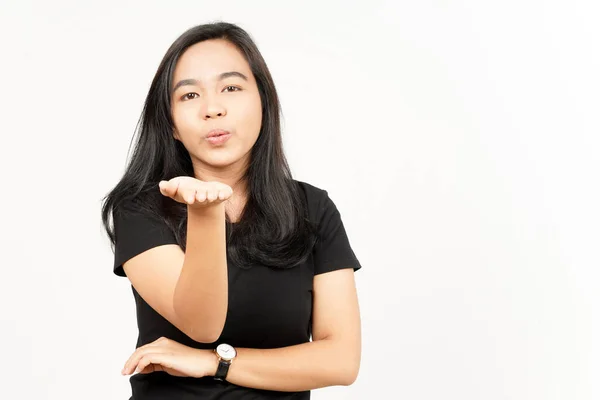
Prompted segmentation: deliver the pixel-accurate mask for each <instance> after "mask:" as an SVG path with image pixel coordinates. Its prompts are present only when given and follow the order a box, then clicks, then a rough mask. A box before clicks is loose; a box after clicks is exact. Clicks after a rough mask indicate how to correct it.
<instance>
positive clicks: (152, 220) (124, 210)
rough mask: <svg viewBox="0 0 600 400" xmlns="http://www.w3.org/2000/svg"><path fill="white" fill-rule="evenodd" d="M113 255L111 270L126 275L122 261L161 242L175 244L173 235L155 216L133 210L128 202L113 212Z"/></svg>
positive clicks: (119, 274) (116, 273)
mask: <svg viewBox="0 0 600 400" xmlns="http://www.w3.org/2000/svg"><path fill="white" fill-rule="evenodd" d="M113 225H114V231H115V257H114V265H113V272H114V274H115V275H118V276H126V274H125V271H124V269H123V263H124V262H125V261H127V260H129V259H131V258H133V257H134V256H136V255H138V254H141V253H143V252H144V251H146V250H149V249H151V248H153V247H156V246H160V245H163V244H177V241H176V239H175V235H174V234H173V232H172V231H171V230H170V229H169V227H168V226H167V225H166V224H165V223H164V222H163V221H161V220H159V219H158V218H157V217H153V216H151V215H148V214H146V213H142V212H140V211H137V210H135V208H133V207H132V206H131V205H130V203H128V204H127V205H124V206H122V207H119V209H118V211H117V212H115V213H114V214H113Z"/></svg>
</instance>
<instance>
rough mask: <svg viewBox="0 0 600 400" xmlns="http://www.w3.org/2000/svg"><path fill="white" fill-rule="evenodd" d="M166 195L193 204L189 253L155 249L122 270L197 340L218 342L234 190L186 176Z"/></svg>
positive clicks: (224, 307)
mask: <svg viewBox="0 0 600 400" xmlns="http://www.w3.org/2000/svg"><path fill="white" fill-rule="evenodd" d="M161 192H162V193H163V194H164V195H165V196H169V197H172V198H173V199H175V200H177V201H179V202H182V203H183V202H185V203H186V204H188V206H187V215H188V218H187V239H186V251H185V253H184V252H183V251H182V250H181V248H180V247H179V246H178V245H176V244H165V245H161V246H156V247H153V248H150V249H149V250H146V251H144V252H143V253H140V254H138V255H137V256H135V257H132V258H131V259H129V260H128V261H126V262H125V263H123V269H124V271H125V274H126V275H127V277H128V278H129V280H130V281H131V283H132V285H133V287H134V288H135V289H136V290H137V292H138V293H139V294H140V296H141V297H142V298H143V299H144V300H145V301H146V302H147V303H148V305H150V307H152V308H153V309H154V310H156V311H157V312H158V313H159V314H160V315H161V316H163V317H164V318H165V319H167V320H168V321H169V322H170V323H171V324H173V325H174V326H175V327H177V328H178V329H179V330H180V331H182V332H183V333H185V334H186V335H187V336H189V337H190V338H192V339H193V340H195V341H197V342H202V343H213V342H215V341H216V340H217V339H218V338H219V336H220V335H221V332H222V330H223V327H224V325H225V318H226V316H227V306H228V304H227V299H228V286H229V285H228V276H227V249H226V238H225V205H224V203H223V201H224V200H225V199H227V198H229V197H230V196H231V194H232V190H231V188H230V187H229V186H226V185H223V184H219V183H205V182H201V181H197V180H195V179H192V178H188V177H185V178H174V179H172V180H171V181H169V182H167V184H166V186H162V188H161ZM190 204H195V205H193V206H192V205H190ZM198 204H200V206H198Z"/></svg>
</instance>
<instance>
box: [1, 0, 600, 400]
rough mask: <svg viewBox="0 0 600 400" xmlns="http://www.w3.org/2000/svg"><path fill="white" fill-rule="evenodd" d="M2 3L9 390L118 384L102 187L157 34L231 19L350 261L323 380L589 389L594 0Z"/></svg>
mask: <svg viewBox="0 0 600 400" xmlns="http://www.w3.org/2000/svg"><path fill="white" fill-rule="evenodd" d="M0 4H1V8H0V44H1V54H2V55H1V60H2V61H1V63H0V79H1V82H0V83H1V84H2V89H1V91H0V110H1V114H2V118H1V124H2V131H3V144H2V145H1V147H0V149H1V150H0V151H1V154H0V156H1V158H0V162H1V163H2V165H1V168H2V172H3V174H2V176H3V179H2V181H3V182H2V196H1V202H2V204H1V206H2V211H3V217H2V230H1V232H2V240H1V243H2V245H1V246H2V252H1V254H2V259H1V260H2V261H1V263H2V279H1V281H0V282H1V288H2V290H1V291H0V296H1V297H0V301H1V304H2V312H1V313H0V328H1V332H0V335H1V338H2V343H3V346H2V348H3V350H2V353H1V361H0V373H1V376H2V378H1V381H2V397H3V398H7V399H9V398H10V399H34V398H35V399H61V400H63V399H76V398H77V399H79V398H82V395H83V394H85V398H86V399H102V400H105V399H126V398H128V397H129V394H130V388H129V382H128V377H124V376H121V374H120V370H121V368H122V366H123V364H124V362H125V361H126V359H127V358H128V357H129V355H130V354H131V353H132V352H133V350H134V348H135V342H136V338H137V327H136V322H135V309H134V302H133V297H132V293H131V290H130V286H129V282H128V281H127V280H126V278H120V277H117V276H116V275H113V273H112V262H113V254H112V252H111V250H110V246H109V242H108V238H107V237H106V236H105V234H104V232H103V230H102V228H101V225H100V200H101V198H102V197H103V196H104V195H105V194H106V193H107V192H108V191H109V190H110V189H111V188H112V187H113V186H114V185H115V184H116V183H117V181H118V179H119V178H120V176H121V174H122V173H123V170H124V167H125V159H126V156H127V151H128V147H129V143H130V140H131V137H132V135H133V131H134V128H135V124H136V122H137V119H138V117H139V114H140V112H141V109H142V105H143V101H144V99H145V96H146V92H147V89H148V87H149V85H150V81H151V79H152V77H153V75H154V73H155V70H156V67H157V66H158V63H159V61H160V59H161V58H162V56H163V54H164V52H165V51H166V49H167V48H168V46H169V45H170V44H171V43H172V42H173V41H174V40H175V39H176V38H177V36H179V35H180V34H181V33H183V31H184V30H186V29H187V28H189V27H191V26H193V25H196V24H200V23H204V22H211V21H213V20H221V19H223V20H226V21H229V22H234V23H238V24H239V25H240V26H242V27H243V28H244V29H246V30H247V31H248V32H249V33H250V34H251V35H252V37H253V38H254V39H255V40H256V43H257V44H258V46H259V49H260V50H261V52H262V53H263V55H264V57H265V59H266V61H267V63H268V65H269V68H270V69H271V72H272V74H273V76H274V79H275V83H276V85H277V89H278V90H279V94H280V96H281V101H282V105H283V115H284V140H285V146H286V152H287V156H288V158H289V160H290V164H291V167H292V170H293V172H294V174H295V177H296V178H297V179H300V180H304V181H307V182H310V183H312V184H314V185H316V186H318V187H321V188H324V189H326V190H328V192H329V193H330V195H331V197H332V199H333V200H334V201H335V202H336V204H337V206H338V208H339V209H340V211H341V213H342V217H343V220H344V223H345V225H346V229H347V231H348V234H349V237H350V241H351V244H352V245H353V248H354V249H355V252H356V254H357V256H358V257H359V259H360V261H361V262H362V265H363V269H362V270H360V271H359V272H357V273H356V278H357V282H358V288H359V296H360V302H361V313H362V323H363V356H362V357H363V358H362V364H361V372H360V375H359V378H358V380H357V381H356V383H355V384H354V385H352V386H349V387H332V388H326V389H320V390H316V391H314V392H313V398H314V399H365V398H386V399H411V400H417V399H461V400H467V399H469V400H471V399H472V400H479V399H486V400H496V399H523V400H532V399H544V400H550V399H568V400H576V399H577V400H579V399H581V400H583V399H586V400H587V399H590V400H591V399H599V398H600V386H599V383H598V382H599V381H600V379H599V378H600V348H599V344H598V336H599V335H600V317H599V316H598V306H599V305H600V291H599V290H598V289H599V278H600V273H599V272H598V271H599V269H598V267H599V264H600V263H599V261H600V257H599V256H598V248H599V246H598V243H599V242H600V233H599V228H598V227H599V226H600V214H599V212H598V204H600V190H599V187H598V182H599V180H598V171H600V168H599V167H600V165H599V160H598V156H599V150H600V139H599V137H598V134H599V133H600V130H599V128H600V124H599V121H598V112H599V109H600V100H599V98H600V97H599V93H600V79H599V76H598V71H600V51H599V46H598V44H599V42H600V41H599V37H600V25H599V24H597V21H598V20H599V19H600V13H599V8H598V5H597V3H596V2H593V1H589V2H584V1H574V0H571V1H569V2H567V1H562V2H559V1H542V0H540V1H533V0H527V1H525V0H519V1H502V2H500V1H481V0H469V1H467V0H463V1H442V0H438V1H433V0H428V1H423V0H422V1H418V2H417V1H388V2H384V1H375V0H370V1H364V2H351V1H324V0H322V1H318V2H306V1H305V2H302V3H294V4H292V2H275V1H272V2H264V1H252V2H242V1H239V2H227V1H210V2H207V1H198V0H195V1H185V2H184V1H172V2H165V1H135V2H134V1H119V2H116V1H112V2H106V1H103V2H81V1H70V2H67V1H52V2H45V1H36V2H32V1H21V0H20V1H11V2H7V1H2V2H1V3H0ZM298 4H302V5H301V6H300V5H298ZM373 396H375V397H373Z"/></svg>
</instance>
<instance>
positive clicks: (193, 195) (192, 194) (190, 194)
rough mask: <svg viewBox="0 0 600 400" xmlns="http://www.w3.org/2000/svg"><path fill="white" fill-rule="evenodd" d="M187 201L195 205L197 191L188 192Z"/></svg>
mask: <svg viewBox="0 0 600 400" xmlns="http://www.w3.org/2000/svg"><path fill="white" fill-rule="evenodd" d="M185 200H186V202H187V203H188V204H194V201H195V200H196V189H190V190H188V191H187V194H186V196H185Z"/></svg>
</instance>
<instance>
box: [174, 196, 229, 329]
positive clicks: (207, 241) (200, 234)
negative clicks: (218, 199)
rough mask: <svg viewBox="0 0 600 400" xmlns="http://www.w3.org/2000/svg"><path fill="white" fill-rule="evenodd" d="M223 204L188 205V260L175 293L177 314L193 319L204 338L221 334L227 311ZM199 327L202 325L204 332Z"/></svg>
mask: <svg viewBox="0 0 600 400" xmlns="http://www.w3.org/2000/svg"><path fill="white" fill-rule="evenodd" d="M223 207H224V206H223V205H222V204H219V205H216V206H211V207H207V208H206V209H196V208H192V207H188V220H187V239H186V251H185V261H184V263H183V268H182V270H181V274H180V275H179V280H178V281H177V285H176V287H175V292H174V296H173V305H174V308H175V311H176V313H177V315H178V316H179V317H180V318H181V319H182V320H183V321H189V324H187V326H189V327H190V330H189V331H190V332H192V336H194V338H195V337H196V335H194V334H193V332H197V333H198V335H199V337H200V338H206V339H204V341H207V340H208V341H209V340H210V339H211V337H213V336H217V337H218V334H220V332H221V330H222V328H223V325H224V323H225V317H226V314H227V295H228V282H227V253H226V244H225V211H224V208H223ZM192 324H195V325H194V326H192ZM198 324H200V325H198ZM195 326H201V327H202V331H200V328H195ZM215 340H216V338H215Z"/></svg>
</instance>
